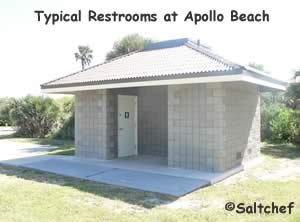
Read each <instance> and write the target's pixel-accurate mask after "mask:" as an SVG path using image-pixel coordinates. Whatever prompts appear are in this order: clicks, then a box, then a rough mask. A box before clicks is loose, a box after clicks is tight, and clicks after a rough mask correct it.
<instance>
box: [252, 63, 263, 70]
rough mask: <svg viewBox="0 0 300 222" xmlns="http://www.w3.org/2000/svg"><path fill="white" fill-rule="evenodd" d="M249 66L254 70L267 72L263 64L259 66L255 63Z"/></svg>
mask: <svg viewBox="0 0 300 222" xmlns="http://www.w3.org/2000/svg"><path fill="white" fill-rule="evenodd" d="M249 66H250V67H252V68H254V69H257V70H259V71H265V67H264V65H263V64H258V63H255V62H250V63H249Z"/></svg>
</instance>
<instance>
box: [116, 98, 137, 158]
mask: <svg viewBox="0 0 300 222" xmlns="http://www.w3.org/2000/svg"><path fill="white" fill-rule="evenodd" d="M137 145H138V144H137V96H127V95H118V157H126V156H134V155H137V154H138V152H137Z"/></svg>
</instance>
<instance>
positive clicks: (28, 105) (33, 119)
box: [0, 96, 74, 139]
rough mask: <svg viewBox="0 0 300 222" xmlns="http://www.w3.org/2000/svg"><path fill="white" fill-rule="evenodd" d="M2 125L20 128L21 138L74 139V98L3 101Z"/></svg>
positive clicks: (0, 99)
mask: <svg viewBox="0 0 300 222" xmlns="http://www.w3.org/2000/svg"><path fill="white" fill-rule="evenodd" d="M0 126H14V127H16V130H17V132H16V135H17V136H20V137H40V138H41V137H53V138H56V139H59V138H61V139H74V98H73V97H63V98H60V99H52V98H49V97H44V96H26V97H23V98H0Z"/></svg>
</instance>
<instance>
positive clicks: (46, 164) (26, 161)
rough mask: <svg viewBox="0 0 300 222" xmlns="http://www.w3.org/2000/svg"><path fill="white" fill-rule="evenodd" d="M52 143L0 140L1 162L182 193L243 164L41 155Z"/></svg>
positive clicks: (66, 174)
mask: <svg viewBox="0 0 300 222" xmlns="http://www.w3.org/2000/svg"><path fill="white" fill-rule="evenodd" d="M51 148H53V147H50V146H43V145H38V144H31V143H18V142H13V141H9V140H0V163H2V164H9V165H14V166H23V167H29V168H33V169H38V170H42V171H47V172H52V173H56V174H61V175H65V176H72V177H77V178H81V179H88V180H93V181H97V182H101V183H107V184H114V185H119V186H124V187H130V188H136V189H140V190H145V191H151V192H157V193H163V194H168V195H173V196H181V195H184V194H186V193H189V192H192V191H193V190H195V189H198V188H201V187H203V186H206V185H209V184H212V183H215V182H218V181H220V180H223V179H225V178H226V177H228V176H230V175H232V174H235V173H237V172H239V171H240V170H242V168H235V169H232V170H230V171H227V172H225V173H212V172H203V171H196V170H189V169H177V168H169V167H168V166H167V163H166V159H165V158H159V157H154V156H133V157H127V158H121V159H115V160H102V161H101V160H96V159H81V158H78V157H74V156H59V155H41V151H44V150H47V149H51Z"/></svg>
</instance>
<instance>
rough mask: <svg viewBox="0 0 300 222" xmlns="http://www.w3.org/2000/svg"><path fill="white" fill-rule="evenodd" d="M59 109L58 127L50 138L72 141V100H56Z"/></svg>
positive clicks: (67, 98)
mask: <svg viewBox="0 0 300 222" xmlns="http://www.w3.org/2000/svg"><path fill="white" fill-rule="evenodd" d="M57 104H58V106H59V108H60V114H59V120H58V126H57V128H56V130H55V131H54V133H53V135H52V137H53V138H55V139H74V127H75V118H74V98H73V97H63V98H61V99H57Z"/></svg>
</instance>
